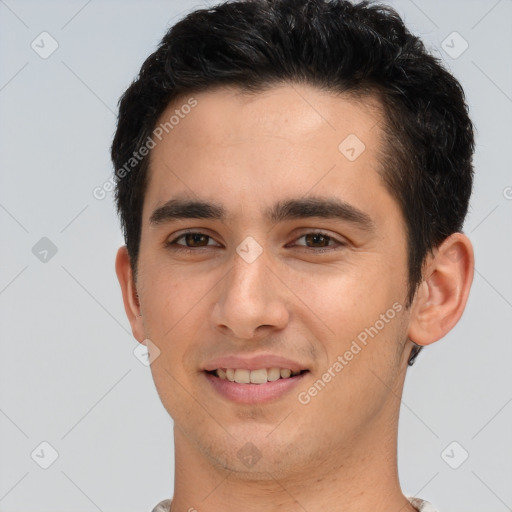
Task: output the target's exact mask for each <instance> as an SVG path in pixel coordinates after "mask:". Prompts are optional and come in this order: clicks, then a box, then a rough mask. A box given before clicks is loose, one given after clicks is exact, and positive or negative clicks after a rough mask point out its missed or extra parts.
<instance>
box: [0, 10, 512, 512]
mask: <svg viewBox="0 0 512 512" xmlns="http://www.w3.org/2000/svg"><path fill="white" fill-rule="evenodd" d="M204 5H206V4H204V3H203V4H201V3H199V2H191V1H185V0H179V1H166V2H163V1H146V2H142V1H139V2H135V1H122V2H121V1H103V2H102V1H99V0H93V1H89V2H84V1H66V2H64V1H60V2H57V1H45V2H41V1H39V2H36V1H33V2H30V1H21V0H18V1H15V0H5V1H3V0H0V44H1V49H0V52H1V53H0V112H1V121H0V168H1V182H0V221H1V228H0V229H1V239H2V243H1V256H2V260H1V261H2V264H1V265H0V318H1V330H0V333H1V345H0V350H1V355H0V385H1V388H0V511H2V512H22V511H23V512H27V511H28V512H43V511H53V512H55V511H64V510H65V511H69V512H73V511H83V512H86V511H96V510H100V511H104V512H107V511H121V510H122V511H126V512H146V511H147V512H149V511H150V510H151V508H152V507H153V506H154V505H155V504H156V503H157V502H158V501H159V500H161V499H164V498H167V497H171V496H172V493H173V465H172V460H173V447H172V421H171V420H170V418H169V417H168V415H167V413H166V412H165V410H164V408H163V406H162V405H161V403H160V401H159V398H158V395H157V393H156V390H155V387H154V384H153V381H152V378H151V373H150V370H149V368H148V367H146V366H144V365H143V364H142V363H141V362H140V361H139V360H138V359H137V358H136V357H135V356H134V354H133V350H134V349H135V348H136V346H137V345H138V344H137V343H136V341H135V340H134V339H133V338H132V336H131V333H130V329H129V324H128V322H127V320H126V319H125V315H124V310H123V307H122V302H121V295H120V291H119V288H118V283H117V281H116V277H115V274H114V256H115V252H116V249H117V248H118V246H119V245H121V244H122V243H123V241H122V238H121V235H120V231H119V228H118V221H117V218H116V216H115V211H114V208H113V203H112V198H111V195H109V196H108V197H107V198H106V199H104V200H97V199H95V198H94V197H93V195H92V190H93V189H94V187H96V186H101V185H102V184H103V183H104V181H105V180H107V179H108V178H109V176H110V173H111V163H110V161H109V155H108V150H109V146H110V143H111V139H112V135H113V132H114V127H115V112H116V103H117V100H118V98H119V96H120V95H121V93H122V92H123V91H124V89H125V88H126V87H127V86H128V85H129V83H130V81H131V80H132V79H133V78H134V77H135V75H136V73H137V72H138V70H139V68H140V65H141V64H142V62H143V60H144V59H145V58H146V57H147V56H148V55H149V54H150V53H151V52H152V51H153V50H154V49H155V46H156V45H157V43H158V41H159V40H160V38H161V37H162V36H163V34H164V32H165V30H166V28H167V27H168V26H169V24H173V23H174V22H175V21H177V20H178V19H179V18H181V17H182V16H183V15H184V13H185V12H186V11H188V10H190V9H192V8H193V7H199V6H204ZM392 5H393V6H395V7H396V8H397V9H398V11H399V12H400V13H401V14H402V15H403V16H404V18H405V21H406V24H407V25H408V26H409V28H410V29H411V30H412V31H413V32H414V33H416V34H419V35H421V37H422V38H423V40H424V41H425V43H426V44H427V46H428V47H429V48H430V49H432V51H434V52H435V54H436V55H438V56H439V57H441V58H442V59H443V60H445V61H446V63H447V65H448V66H449V68H450V69H451V70H452V72H453V73H454V74H455V76H456V77H457V78H458V79H459V80H460V81H461V83H462V85H463V87H464V88H465V90H466V93H467V98H468V103H469V105H470V108H471V116H472V118H473V120H474V122H475V124H476V127H477V130H478V131H477V151H476V157H475V166H476V182H475V190H474V196H473V198H472V202H471V209H470V213H469V216H468V219H467V222H466V225H465V231H466V233H467V234H468V235H469V236H470V238H471V239H472V241H473V243H474V247H475V253H476V272H475V280H474V284H473V289H472V293H471V296H470V300H469V304H468V306H467V309H466V311H465V314H464V316H463V318H462V320H461V321H460V323H459V324H458V325H457V326H456V327H455V329H454V330H453V331H452V332H451V333H450V334H449V335H448V336H446V338H445V339H444V340H442V341H440V342H438V343H436V344H434V345H433V346H431V347H429V348H426V349H425V350H424V351H423V352H422V353H421V354H420V356H419V358H418V360H417V362H416V364H415V366H413V367H412V368H411V369H410V370H409V374H408V376H407V379H406V389H405V394H404V397H403V406H402V411H401V420H400V433H399V467H400V478H401V483H402V487H403V490H404V492H406V493H408V494H412V495H418V496H420V497H423V498H425V499H428V500H430V501H431V502H432V503H433V504H434V505H435V506H436V507H438V508H439V509H440V511H441V512H463V511H464V512H477V511H478V512H482V511H486V512H501V511H506V510H512V485H511V482H512V462H511V461H512V457H511V455H512V435H511V433H512V429H511V425H512V383H511V372H510V361H511V360H512V343H511V342H512V339H511V334H510V332H511V325H512V324H511V319H512V272H511V270H510V254H511V252H512V251H511V249H512V227H511V226H512V222H511V219H512V200H511V198H512V188H510V187H512V173H511V153H510V144H511V134H512V133H511V132H512V130H511V128H510V121H511V112H512V68H511V66H510V62H511V58H512V51H511V48H512V23H511V21H512V3H511V1H510V0H501V1H494V0H492V1H483V0H482V1H451V2H444V3H441V2H435V1H423V2H421V3H420V2H419V1H417V2H416V3H414V2H412V1H410V0H400V1H397V2H392ZM43 31H47V32H48V33H50V34H51V36H52V37H53V38H54V39H55V40H56V41H57V42H58V45H59V46H58V49H57V50H56V51H55V52H54V53H53V54H52V55H51V56H49V57H48V58H47V59H42V58H41V57H40V56H39V55H38V54H37V53H36V52H35V51H34V50H33V49H32V48H31V43H32V41H33V40H36V43H37V42H38V41H39V43H38V44H39V45H40V46H42V44H43V43H41V41H40V38H38V36H39V34H40V33H41V32H43ZM453 31H456V32H458V33H459V34H460V36H461V37H462V38H464V40H465V41H467V43H468V44H469V47H468V48H467V50H466V51H465V52H464V53H462V54H461V55H460V56H458V57H457V58H452V57H451V56H450V55H449V54H448V53H447V52H446V51H445V49H443V43H442V42H443V41H444V40H446V41H447V42H446V43H445V45H446V44H448V45H449V46H445V48H447V49H448V51H449V52H451V53H452V54H455V53H458V52H459V51H460V50H461V49H463V46H462V45H463V44H464V42H463V40H462V39H460V38H459V36H457V35H455V36H454V35H450V34H452V32H453ZM448 36H449V38H448V39H446V38H447V37H448ZM45 37H46V36H45ZM44 45H45V48H46V49H48V48H49V47H50V41H49V39H46V40H45V43H44ZM450 46H451V47H452V48H450ZM42 237H48V238H49V239H50V240H51V241H52V242H53V244H55V246H56V247H57V249H58V251H57V253H56V254H55V255H54V256H53V257H50V256H51V253H49V254H48V256H47V260H48V261H46V262H42V261H40V259H38V257H36V255H35V254H34V253H33V252H32V248H33V246H34V245H35V244H36V243H37V242H38V241H39V240H40V239H41V238H42ZM40 250H41V249H40ZM36 253H37V251H36ZM39 256H40V257H43V256H44V253H43V254H39ZM44 441H46V442H47V443H50V444H51V445H52V446H53V447H54V449H55V450H56V451H57V452H58V458H57V460H56V461H55V462H54V463H53V464H52V465H51V466H50V467H49V468H48V469H42V468H41V467H40V466H39V464H42V463H44V462H45V459H46V462H49V461H50V459H49V457H51V451H50V449H49V448H48V447H45V445H43V446H42V447H41V446H40V444H41V443H42V442H44ZM453 441H456V442H457V443H458V444H457V445H455V446H453V445H452V446H451V447H450V448H449V449H448V450H447V451H446V452H444V453H445V455H444V458H443V456H442V453H443V450H445V448H446V447H447V446H448V445H450V443H452V442H453ZM452 448H453V451H452ZM34 450H36V451H35V455H34V456H33V457H34V458H32V456H31V454H32V453H33V452H34ZM463 450H465V451H467V452H468V453H469V457H468V459H467V460H466V461H465V462H464V463H463V464H462V465H460V467H458V469H452V468H451V467H450V466H449V465H448V464H447V462H446V461H449V462H450V463H451V464H452V465H457V464H458V463H460V461H461V460H462V458H463V456H464V451H463ZM207 492H209V490H206V489H205V494H206V493H207Z"/></svg>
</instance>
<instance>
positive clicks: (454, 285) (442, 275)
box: [408, 233, 475, 345]
mask: <svg viewBox="0 0 512 512" xmlns="http://www.w3.org/2000/svg"><path fill="white" fill-rule="evenodd" d="M474 267H475V260H474V254H473V246H472V245H471V241H470V240H469V238H468V237H467V236H466V235H464V234H462V233H453V234H452V235H450V236H449V237H448V238H446V239H445V240H444V241H443V243H442V244H441V245H440V246H439V247H438V248H437V249H436V250H435V251H434V256H432V257H430V256H429V257H428V260H427V263H426V265H425V271H424V276H425V277H424V279H423V281H422V283H421V284H420V286H419V288H418V290H417V292H416V296H415V298H414V301H413V305H412V308H411V317H410V322H409V332H408V336H409V339H411V340H412V341H414V342H415V343H416V344H417V345H430V344H431V343H434V342H435V341H437V340H439V339H440V338H442V337H443V336H445V335H446V334H447V333H448V332H449V331H450V330H451V329H453V327H454V326H455V324H456V323H457V322H458V321H459V319H460V317H461V316H462V313H463V311H464V308H465V307H466V302H467V299H468V295H469V290H470V288H471V283H472V282H473V274H474Z"/></svg>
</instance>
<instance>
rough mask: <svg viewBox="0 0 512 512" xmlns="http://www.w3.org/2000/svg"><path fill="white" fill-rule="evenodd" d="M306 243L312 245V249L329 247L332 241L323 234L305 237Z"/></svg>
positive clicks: (312, 234)
mask: <svg viewBox="0 0 512 512" xmlns="http://www.w3.org/2000/svg"><path fill="white" fill-rule="evenodd" d="M303 236H304V239H305V240H306V243H311V244H312V245H311V246H310V247H327V246H328V245H329V242H330V241H331V237H329V236H327V235H322V233H311V234H308V235H303Z"/></svg>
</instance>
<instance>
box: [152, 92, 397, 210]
mask: <svg viewBox="0 0 512 512" xmlns="http://www.w3.org/2000/svg"><path fill="white" fill-rule="evenodd" d="M190 105H193V106H192V107H191V106H190ZM381 119H382V118H381V110H380V108H379V105H378V103H377V102H376V100H374V99H372V98H370V97H368V98H366V99H361V98H360V99H358V100H356V99H354V98H352V97H350V96H346V95H340V94H338V95H335V94H333V93H329V92H325V91H322V90H320V89H318V88H315V87H312V86H304V85H296V84H294V85H291V84H288V85H280V86H275V87H272V88H269V89H267V90H265V91H262V92H258V93H246V92H243V91H241V90H240V89H237V88H232V87H229V88H227V87H223V88H217V89H214V90H208V91H205V92H201V93H198V94H191V95H189V96H182V97H180V98H179V99H177V100H175V101H173V102H172V104H170V105H169V106H168V108H167V109H166V110H165V111H164V112H163V114H162V115H161V117H160V119H159V121H158V122H157V128H158V127H161V132H162V133H161V136H160V138H161V140H158V139H155V141H156V146H155V147H154V148H153V149H152V150H151V156H150V166H149V167H150V168H149V186H148V190H147V194H146V200H147V201H145V214H146V215H147V213H148V210H147V208H146V203H151V206H152V207H154V206H155V205H157V204H159V203H163V202H166V201H168V200H169V199H170V198H172V197H179V196H180V195H181V196H183V195H185V196H187V197H196V198H198V197H200V198H201V199H206V198H209V199H212V200H213V199H215V200H216V202H219V196H222V197H220V198H221V199H222V200H223V201H224V202H225V203H226V204H227V205H228V206H227V209H228V210H230V206H229V205H231V206H233V209H234V208H235V206H236V207H237V208H238V209H243V208H246V209H247V208H249V207H254V208H257V209H261V212H262V214H263V213H264V211H265V210H266V209H267V207H268V206H269V205H270V204H272V203H274V202H275V201H270V198H271V197H272V199H276V198H277V196H278V195H279V194H280V193H282V195H283V196H286V197H291V196H301V195H302V196H304V195H307V194H309V193H314V195H316V196H318V195H322V194H329V195H332V192H333V191H339V192H340V197H343V196H344V195H345V196H346V197H343V199H351V200H352V202H353V201H354V200H357V198H358V197H359V199H360V200H361V201H362V202H364V199H365V197H366V198H368V196H369V194H373V195H375V194H387V192H386V190H385V188H384V187H383V183H382V180H381V178H380V176H379V167H380V164H379V156H378V154H379V145H380V144H381V139H382V131H381V128H380V121H381ZM266 198H268V199H269V201H268V204H263V202H264V201H265V199H266ZM388 199H389V198H388ZM356 202H357V201H356Z"/></svg>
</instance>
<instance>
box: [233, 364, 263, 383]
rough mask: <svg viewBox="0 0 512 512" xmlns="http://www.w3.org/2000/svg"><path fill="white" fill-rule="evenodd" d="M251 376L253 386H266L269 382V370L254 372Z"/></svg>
mask: <svg viewBox="0 0 512 512" xmlns="http://www.w3.org/2000/svg"><path fill="white" fill-rule="evenodd" d="M237 371H238V370H237ZM250 374H251V375H250V379H251V384H265V382H267V370H265V368H263V369H262V370H252V371H251V372H250Z"/></svg>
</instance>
